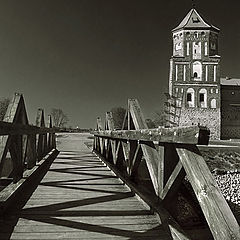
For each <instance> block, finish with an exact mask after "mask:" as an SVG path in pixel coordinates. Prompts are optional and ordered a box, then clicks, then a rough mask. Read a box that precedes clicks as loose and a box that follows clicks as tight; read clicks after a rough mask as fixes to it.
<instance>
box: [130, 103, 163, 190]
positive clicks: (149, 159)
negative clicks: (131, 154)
mask: <svg viewBox="0 0 240 240" xmlns="http://www.w3.org/2000/svg"><path fill="white" fill-rule="evenodd" d="M128 108H129V113H130V115H131V118H132V121H133V125H134V127H135V129H136V130H139V131H137V132H140V133H141V131H144V129H147V130H145V131H148V127H147V124H146V121H145V119H144V116H143V113H142V111H141V108H140V105H139V103H138V101H137V100H136V99H129V100H128ZM140 129H141V130H140ZM129 131H135V130H129ZM134 140H141V139H139V138H138V139H134ZM141 148H142V151H143V156H144V158H145V160H146V164H147V168H148V171H149V175H150V178H151V180H152V184H153V187H154V190H155V193H156V194H158V161H159V159H158V157H159V156H158V152H157V150H156V148H155V145H154V144H153V142H152V140H151V142H149V144H147V145H146V144H141Z"/></svg>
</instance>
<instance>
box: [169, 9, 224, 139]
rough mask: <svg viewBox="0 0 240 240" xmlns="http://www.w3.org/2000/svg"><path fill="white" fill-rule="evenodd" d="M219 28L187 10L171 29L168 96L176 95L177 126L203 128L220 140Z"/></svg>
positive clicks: (195, 12)
mask: <svg viewBox="0 0 240 240" xmlns="http://www.w3.org/2000/svg"><path fill="white" fill-rule="evenodd" d="M218 34H219V29H218V28H216V27H214V26H212V25H210V24H209V23H207V22H206V21H205V20H204V19H203V18H202V17H201V16H200V15H199V13H198V12H197V11H196V9H194V8H193V9H191V10H190V12H189V13H188V14H187V15H186V17H185V18H184V19H183V20H182V22H181V23H180V24H179V25H178V26H177V27H176V28H174V29H173V30H172V37H173V55H172V57H171V59H170V74H169V94H170V95H171V96H174V97H175V96H177V97H178V98H179V99H181V101H180V100H179V103H178V105H179V106H178V107H180V108H181V114H180V117H179V125H180V126H189V125H197V124H200V125H201V126H207V127H208V128H209V129H210V132H211V138H220V125H221V124H220V71H219V70H220V66H219V62H220V56H219V55H218Z"/></svg>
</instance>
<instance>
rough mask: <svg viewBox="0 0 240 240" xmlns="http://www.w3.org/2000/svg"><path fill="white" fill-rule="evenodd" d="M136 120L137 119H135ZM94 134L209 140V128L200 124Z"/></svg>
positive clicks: (169, 140)
mask: <svg viewBox="0 0 240 240" xmlns="http://www.w3.org/2000/svg"><path fill="white" fill-rule="evenodd" d="M135 121H137V119H136V120H135ZM94 135H96V136H99V137H107V138H112V139H125V140H139V141H157V142H162V143H181V144H201V145H207V144H208V142H209V130H208V129H206V128H204V127H200V126H190V127H172V128H164V127H159V128H155V129H144V128H141V129H140V128H137V130H116V131H111V130H106V131H95V132H94Z"/></svg>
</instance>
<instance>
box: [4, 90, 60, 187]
mask: <svg viewBox="0 0 240 240" xmlns="http://www.w3.org/2000/svg"><path fill="white" fill-rule="evenodd" d="M36 124H37V126H32V125H29V122H28V117H27V112H26V107H25V103H24V98H23V95H22V94H19V93H15V94H14V96H13V98H12V100H11V102H10V104H9V106H8V109H7V112H6V114H5V116H4V119H3V121H0V179H1V178H7V179H13V183H16V182H17V181H19V180H20V179H21V178H22V177H23V172H24V171H25V170H26V169H32V168H33V167H34V166H35V165H36V163H37V162H38V161H40V160H41V159H42V158H43V157H44V156H45V155H46V154H48V153H49V152H50V151H51V150H53V149H56V137H55V133H56V131H57V129H56V128H54V127H53V126H52V118H51V116H48V127H45V121H44V111H43V109H38V113H37V121H36Z"/></svg>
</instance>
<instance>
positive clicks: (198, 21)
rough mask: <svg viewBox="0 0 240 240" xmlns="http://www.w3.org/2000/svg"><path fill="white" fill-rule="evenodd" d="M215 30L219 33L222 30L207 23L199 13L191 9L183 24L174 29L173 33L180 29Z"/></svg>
mask: <svg viewBox="0 0 240 240" xmlns="http://www.w3.org/2000/svg"><path fill="white" fill-rule="evenodd" d="M211 28H212V29H215V30H217V31H219V30H220V29H219V28H217V27H214V26H213V25H211V24H209V23H207V22H206V21H205V20H204V19H203V18H202V17H201V16H200V14H199V13H198V12H197V10H196V9H194V8H193V9H191V10H190V11H189V13H188V14H187V15H186V17H185V18H184V19H183V20H182V22H181V23H180V24H179V25H178V26H177V27H176V28H174V29H173V30H172V31H176V30H180V29H211Z"/></svg>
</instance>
